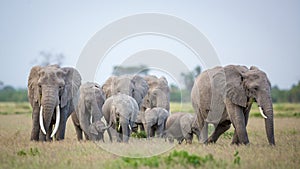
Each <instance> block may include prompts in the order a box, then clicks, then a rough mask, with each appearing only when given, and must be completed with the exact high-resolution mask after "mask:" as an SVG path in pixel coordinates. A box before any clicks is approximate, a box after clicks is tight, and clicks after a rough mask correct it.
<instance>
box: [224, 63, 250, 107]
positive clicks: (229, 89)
mask: <svg viewBox="0 0 300 169" xmlns="http://www.w3.org/2000/svg"><path fill="white" fill-rule="evenodd" d="M246 71H247V69H246V67H244V66H237V67H234V69H233V71H232V72H231V73H230V74H229V76H227V84H226V97H227V98H228V99H230V100H231V102H232V103H234V104H236V105H239V106H242V107H246V106H247V95H246V89H245V87H244V85H243V80H244V78H243V76H244V75H245V72H246Z"/></svg>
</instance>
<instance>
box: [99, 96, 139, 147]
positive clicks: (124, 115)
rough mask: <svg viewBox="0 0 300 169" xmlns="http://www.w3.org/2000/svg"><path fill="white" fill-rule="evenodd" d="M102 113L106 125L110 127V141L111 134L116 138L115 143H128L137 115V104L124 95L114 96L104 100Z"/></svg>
mask: <svg viewBox="0 0 300 169" xmlns="http://www.w3.org/2000/svg"><path fill="white" fill-rule="evenodd" d="M102 112H103V115H104V118H105V120H106V122H107V124H109V125H111V126H112V127H111V128H109V129H108V135H109V138H110V141H112V140H113V139H112V133H115V134H116V136H117V141H118V142H120V141H123V142H128V140H129V136H130V134H131V129H132V127H133V124H134V122H135V120H136V117H137V115H138V113H139V107H138V104H137V102H136V101H135V99H134V98H132V97H131V96H128V95H126V94H121V93H119V94H116V95H113V96H111V97H109V98H108V99H106V101H105V103H104V105H103V107H102Z"/></svg>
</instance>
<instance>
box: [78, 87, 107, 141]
mask: <svg viewBox="0 0 300 169" xmlns="http://www.w3.org/2000/svg"><path fill="white" fill-rule="evenodd" d="M79 90H80V97H79V100H78V105H77V108H76V111H75V112H73V113H72V121H73V124H74V126H75V130H76V134H77V138H78V140H82V138H83V137H82V132H83V133H84V134H85V137H86V139H87V140H96V141H98V140H103V133H104V131H105V130H106V129H107V128H109V127H105V125H104V123H103V122H102V121H101V117H102V116H103V115H102V105H103V104H104V101H105V96H104V92H103V91H102V89H101V87H100V85H98V84H97V83H92V82H87V83H85V84H83V85H81V86H80V89H79ZM103 141H104V140H103Z"/></svg>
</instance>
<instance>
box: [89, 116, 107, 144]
mask: <svg viewBox="0 0 300 169" xmlns="http://www.w3.org/2000/svg"><path fill="white" fill-rule="evenodd" d="M110 127H111V126H105V124H104V122H103V121H100V120H99V121H96V122H93V123H92V124H91V125H90V126H89V130H88V131H89V133H90V135H89V139H90V140H95V141H98V140H102V141H103V142H104V137H103V134H104V132H105V130H107V129H109V128H110Z"/></svg>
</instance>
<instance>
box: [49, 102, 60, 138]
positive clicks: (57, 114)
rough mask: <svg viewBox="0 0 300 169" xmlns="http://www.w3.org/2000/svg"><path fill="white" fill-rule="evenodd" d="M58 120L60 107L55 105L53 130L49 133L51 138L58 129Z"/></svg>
mask: <svg viewBox="0 0 300 169" xmlns="http://www.w3.org/2000/svg"><path fill="white" fill-rule="evenodd" d="M59 121H60V108H59V106H58V105H57V106H56V121H55V126H54V130H53V131H52V133H51V136H50V137H51V138H52V137H53V136H54V134H55V133H56V132H57V130H58V126H59Z"/></svg>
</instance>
